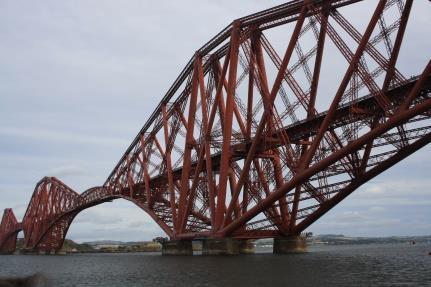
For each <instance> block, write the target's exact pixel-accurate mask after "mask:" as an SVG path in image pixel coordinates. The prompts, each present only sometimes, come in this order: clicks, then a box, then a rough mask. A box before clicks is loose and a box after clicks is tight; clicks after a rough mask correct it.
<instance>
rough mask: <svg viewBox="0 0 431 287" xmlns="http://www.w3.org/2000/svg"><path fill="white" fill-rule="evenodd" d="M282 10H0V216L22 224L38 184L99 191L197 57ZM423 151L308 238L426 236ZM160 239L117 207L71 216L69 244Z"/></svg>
mask: <svg viewBox="0 0 431 287" xmlns="http://www.w3.org/2000/svg"><path fill="white" fill-rule="evenodd" d="M282 2H283V1H270V0H268V1H261V0H252V1H250V0H247V1H245V0H242V1H227V0H226V1H197V0H196V1H191V0H187V1H141V0H139V1H138V0H136V1H84V0H82V1H54V0H53V1H17V0H10V1H9V0H2V1H0V161H1V163H2V164H1V165H0V208H1V209H3V208H7V207H12V208H13V209H14V211H15V214H16V215H17V217H18V219H19V220H21V219H22V216H23V215H24V212H25V209H26V207H27V203H28V201H29V199H30V197H31V194H32V192H33V189H34V187H35V184H36V182H37V181H39V180H40V179H41V178H42V177H43V176H56V177H58V178H60V179H61V180H62V181H64V182H65V183H66V184H67V185H69V186H70V187H72V188H73V189H74V190H76V191H78V192H79V193H80V192H83V191H84V190H86V189H87V188H90V187H92V186H96V185H101V184H103V182H104V181H105V179H106V177H107V176H108V174H109V173H110V172H111V170H112V169H113V168H114V166H115V164H116V163H117V161H118V160H119V158H120V157H121V155H122V154H123V152H124V151H125V150H126V148H127V147H128V145H129V144H130V142H131V141H132V139H133V138H134V137H135V136H136V134H137V132H138V131H139V130H140V128H141V127H142V125H143V124H144V122H145V121H146V119H147V117H148V116H149V115H150V114H151V112H152V111H153V109H154V108H155V107H156V105H157V104H158V102H159V100H160V99H161V98H162V96H163V95H164V93H165V92H166V90H167V89H168V88H169V86H170V85H171V83H172V82H173V81H174V79H175V78H176V76H177V75H178V74H179V72H180V71H181V70H182V68H183V67H184V65H185V64H186V62H187V61H188V60H189V58H190V57H191V55H193V53H194V51H195V50H197V49H198V48H199V47H200V46H201V45H202V44H204V43H205V42H206V41H207V40H209V39H210V38H211V37H212V36H213V35H215V34H216V33H217V32H219V31H220V30H221V29H222V28H224V27H225V26H226V25H227V24H228V23H230V22H231V21H232V20H233V19H235V18H239V17H241V16H244V15H247V14H250V13H253V12H256V11H259V10H261V9H264V8H269V7H271V6H274V5H276V4H280V3H282ZM368 2H370V3H371V6H373V5H374V4H372V3H375V2H376V1H374V0H373V1H368ZM430 6H431V5H430V4H429V2H428V1H425V0H417V1H415V3H414V8H413V13H414V15H415V17H411V19H410V22H409V28H408V29H407V36H406V37H407V40H406V41H404V42H405V43H406V44H404V46H403V52H402V56H403V60H402V61H403V63H404V65H403V67H402V68H404V70H401V71H402V72H403V73H404V74H405V75H406V76H411V75H413V74H415V73H417V72H418V71H420V70H422V69H423V67H424V65H425V61H428V59H429V51H431V40H430V37H429V35H430V33H429V32H430V31H429V28H427V25H428V26H430V25H431V20H430V18H429V15H430V14H431V13H430V12H431V7H430ZM352 15H353V16H355V17H356V18H358V19H359V18H361V17H364V15H361V14H358V15H354V14H352ZM353 16H352V17H353ZM420 51H422V52H420ZM423 51H425V52H423ZM427 53H428V54H427ZM430 150H431V149H430V147H426V148H424V149H423V150H421V151H420V152H417V153H416V154H415V155H413V156H411V157H410V158H408V159H407V160H405V161H403V162H402V163H400V164H398V165H397V166H396V167H394V168H392V169H391V170H389V171H387V172H385V173H384V174H383V175H381V176H379V177H378V178H376V179H375V180H373V181H371V182H369V183H368V184H366V185H364V186H363V187H361V188H360V189H359V190H357V191H356V192H355V193H354V194H353V195H352V196H350V197H349V198H348V199H346V200H344V201H343V202H342V203H341V204H339V205H338V206H337V207H336V208H334V209H333V210H332V211H331V212H329V213H328V214H327V215H325V216H324V217H323V218H321V219H320V220H319V221H318V222H317V223H315V224H314V225H312V226H311V227H310V228H309V231H313V232H315V233H343V234H347V235H358V236H385V235H408V234H417V235H421V234H431V219H430V218H431V189H430V186H431V180H430V177H429V171H430V170H431V164H430V163H431V156H430ZM159 235H162V231H161V230H160V229H159V228H158V226H157V225H156V224H155V223H154V222H152V220H151V219H150V218H149V216H147V215H146V214H145V212H144V211H142V210H140V209H139V208H138V207H136V206H135V205H133V204H132V203H130V202H127V201H124V200H117V201H115V202H113V203H105V204H103V205H100V206H97V207H94V208H91V209H89V210H85V211H83V212H82V213H81V214H79V215H78V217H77V218H76V220H75V221H74V224H73V225H72V227H71V229H70V231H69V234H68V237H69V238H71V239H74V240H77V241H88V240H97V239H114V240H146V239H151V238H153V237H155V236H159Z"/></svg>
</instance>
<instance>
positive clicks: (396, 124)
mask: <svg viewBox="0 0 431 287" xmlns="http://www.w3.org/2000/svg"><path fill="white" fill-rule="evenodd" d="M357 2H368V3H369V4H370V5H373V6H374V8H375V9H374V10H372V11H369V12H370V13H369V15H364V16H363V17H362V18H363V20H364V21H366V22H365V23H363V24H364V25H363V27H365V31H364V33H363V34H361V32H359V31H358V29H356V28H355V27H354V25H353V24H351V23H350V22H349V20H348V19H347V18H345V17H344V16H343V7H345V6H348V5H360V4H359V3H357ZM412 4H413V1H412V0H405V1H403V0H388V1H385V0H379V1H359V0H350V1H348V0H344V1H343V0H323V1H322V0H305V1H299V0H297V1H292V2H289V3H286V4H283V5H279V6H277V7H274V8H271V9H268V10H265V11H262V12H259V13H255V14H252V15H250V16H247V17H243V18H240V19H237V20H235V21H234V22H233V23H232V24H231V25H229V26H228V27H226V28H225V29H224V30H222V31H221V32H220V33H219V34H218V35H216V36H215V37H214V38H213V39H211V40H210V41H209V42H208V43H207V44H205V45H204V46H203V47H202V48H200V49H199V50H198V51H197V52H196V53H195V54H194V56H193V58H192V59H191V60H190V61H189V63H188V64H187V66H186V67H185V68H184V70H183V71H182V72H181V74H180V76H179V77H178V78H177V79H176V81H175V82H174V84H173V85H172V86H171V88H170V89H169V90H168V92H167V94H166V95H165V96H164V97H163V99H162V101H161V103H160V104H159V106H158V107H157V108H156V110H155V111H154V112H153V114H152V115H151V116H150V118H149V120H148V121H147V122H146V123H145V125H144V127H143V128H142V130H141V131H140V132H139V134H138V135H137V136H136V138H135V139H134V141H133V142H132V144H131V145H130V147H129V148H128V149H127V151H126V152H125V154H124V155H123V157H122V158H121V159H120V161H119V163H118V164H117V165H116V167H115V168H114V170H113V171H112V173H111V174H110V175H109V177H108V179H107V180H106V182H105V183H104V185H103V186H101V187H96V188H92V189H90V190H88V191H86V192H84V193H83V194H78V193H76V192H74V191H73V190H71V189H70V188H68V187H67V186H66V185H65V184H63V183H62V182H61V181H59V180H57V179H55V178H49V177H47V178H44V179H43V180H41V181H40V182H39V183H38V185H37V186H36V189H35V191H34V194H33V197H32V199H31V201H30V204H29V206H28V209H27V212H26V214H25V216H24V220H23V224H22V228H23V229H24V234H25V247H26V248H28V249H37V250H58V249H59V248H61V245H62V244H63V240H64V238H65V235H66V233H67V230H68V228H69V226H70V224H71V222H72V221H73V219H74V217H75V216H76V215H77V214H78V213H79V212H80V211H81V210H83V209H86V208H89V207H91V206H94V205H97V204H100V203H103V202H106V201H111V200H114V199H117V198H124V199H127V200H130V201H132V202H134V203H135V204H137V205H138V206H139V207H141V208H142V209H144V210H145V211H146V212H147V213H148V214H149V215H150V216H151V217H152V218H153V219H154V220H155V221H156V222H157V223H158V224H159V226H160V227H161V228H162V229H163V230H164V231H165V232H166V234H168V236H170V237H171V238H173V239H193V238H203V237H235V238H262V237H277V236H289V235H297V234H299V233H301V232H302V231H304V230H305V229H306V228H307V227H308V226H310V224H312V223H313V222H315V221H316V220H317V219H318V218H320V217H321V216H322V215H323V214H325V213H326V212H327V211H328V210H330V209H331V208H332V207H334V206H335V205H336V204H338V203H339V202H341V200H343V199H344V198H346V197H347V196H348V195H349V194H351V193H352V192H353V191H354V190H356V189H357V188H358V187H360V186H361V185H362V184H364V183H366V182H367V181H369V180H370V179H372V178H374V177H375V176H377V175H378V174H380V173H381V172H383V171H385V170H387V169H388V168H390V167H391V166H393V165H394V164H396V163H398V162H399V161H401V160H403V159H404V158H405V157H407V156H409V155H410V154H412V153H413V152H415V151H417V150H418V149H420V148H422V147H423V146H425V145H426V144H428V143H429V142H430V141H431V119H430V116H431V99H430V95H431V93H430V91H431V75H430V73H431V64H430V62H428V63H424V64H425V66H426V67H425V69H424V70H423V72H422V73H421V74H420V75H419V76H417V77H412V78H410V79H407V78H406V77H405V76H404V75H403V74H402V73H401V72H400V71H399V70H398V69H397V61H398V58H399V57H400V49H401V44H402V41H403V38H404V34H405V31H406V26H407V23H408V19H409V16H410V14H411V11H412ZM367 19H368V20H367ZM388 21H390V24H389V25H387V24H386V23H387V22H388ZM280 32H281V33H283V35H284V36H283V37H281V39H282V40H280V38H278V41H274V39H271V38H272V37H274V36H273V34H274V33H275V34H276V33H280ZM286 35H289V37H286ZM280 41H282V42H280ZM328 42H329V43H331V44H332V50H331V51H330V53H328V51H326V49H327V47H328ZM280 46H282V49H281V50H280ZM276 47H278V48H276ZM330 55H335V56H333V58H331V57H330ZM334 57H335V58H334ZM331 61H333V62H334V63H336V62H342V61H345V70H342V68H337V71H335V70H331V75H329V74H328V73H327V72H325V71H324V66H325V65H328V63H331ZM339 71H341V72H340V74H339V75H338V78H339V79H340V82H339V83H338V84H337V85H336V86H335V87H333V88H334V89H333V90H334V91H333V92H330V89H328V88H325V87H323V88H321V87H322V86H324V85H321V84H320V83H321V82H322V81H325V79H327V78H328V76H332V74H336V73H337V72H339ZM329 78H331V77H329ZM318 110H320V111H323V112H319V111H318ZM5 220H9V219H5ZM5 226H6V225H5ZM1 228H2V230H1V232H2V233H0V234H11V232H15V231H13V230H11V229H7V228H6V227H3V223H2V227H1ZM8 230H9V231H8ZM2 236H3V237H4V235H2ZM3 237H0V238H3ZM0 242H1V241H0ZM0 246H3V245H0ZM2 248H3V247H2ZM8 248H9V247H8Z"/></svg>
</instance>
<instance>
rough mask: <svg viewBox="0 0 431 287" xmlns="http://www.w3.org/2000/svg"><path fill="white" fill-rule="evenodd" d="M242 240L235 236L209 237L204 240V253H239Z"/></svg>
mask: <svg viewBox="0 0 431 287" xmlns="http://www.w3.org/2000/svg"><path fill="white" fill-rule="evenodd" d="M239 247H240V241H239V240H237V239H233V238H207V239H204V240H203V241H202V255H237V254H239V253H240V248H239Z"/></svg>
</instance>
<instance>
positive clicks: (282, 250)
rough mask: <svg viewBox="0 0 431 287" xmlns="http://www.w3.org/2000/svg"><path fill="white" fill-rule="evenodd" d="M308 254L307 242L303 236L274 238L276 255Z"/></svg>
mask: <svg viewBox="0 0 431 287" xmlns="http://www.w3.org/2000/svg"><path fill="white" fill-rule="evenodd" d="M305 252H307V242H306V240H305V237H303V236H288V237H278V238H274V245H273V253H274V254H292V253H305Z"/></svg>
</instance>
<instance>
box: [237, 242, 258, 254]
mask: <svg viewBox="0 0 431 287" xmlns="http://www.w3.org/2000/svg"><path fill="white" fill-rule="evenodd" d="M255 251H256V246H255V245H254V240H249V239H243V240H240V241H239V253H240V254H253V253H255Z"/></svg>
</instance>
